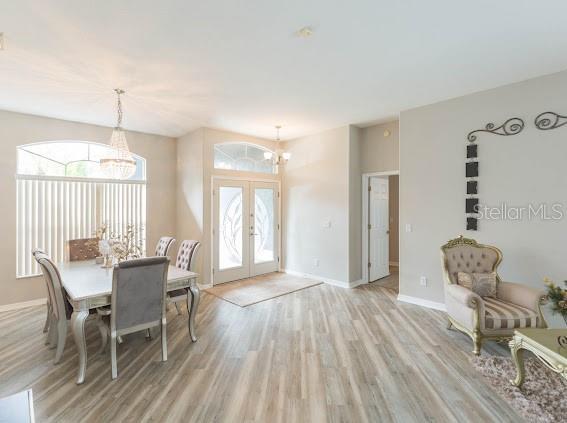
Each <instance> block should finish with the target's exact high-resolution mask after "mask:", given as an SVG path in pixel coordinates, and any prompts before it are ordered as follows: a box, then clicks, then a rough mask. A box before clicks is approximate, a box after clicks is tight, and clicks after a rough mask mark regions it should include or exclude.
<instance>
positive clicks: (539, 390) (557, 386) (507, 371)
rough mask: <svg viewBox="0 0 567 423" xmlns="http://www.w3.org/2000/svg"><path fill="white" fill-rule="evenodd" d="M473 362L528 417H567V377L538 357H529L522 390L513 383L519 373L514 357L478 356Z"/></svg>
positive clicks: (556, 419) (555, 419) (549, 419)
mask: <svg viewBox="0 0 567 423" xmlns="http://www.w3.org/2000/svg"><path fill="white" fill-rule="evenodd" d="M472 363H473V366H474V367H475V368H476V369H477V370H478V371H480V372H481V373H482V375H483V376H484V377H485V378H486V379H487V380H488V382H489V383H490V385H492V387H493V388H494V390H495V391H496V392H498V394H499V395H500V396H501V397H502V398H503V399H504V400H505V401H507V402H508V403H509V404H510V405H511V406H512V408H514V409H515V410H516V411H518V412H519V413H520V414H521V415H522V416H523V417H524V418H525V419H526V420H527V421H529V422H538V423H539V422H565V421H567V381H565V380H564V379H563V378H562V377H561V376H559V375H558V374H557V373H555V372H553V371H552V370H550V369H548V368H547V367H545V366H544V365H543V364H542V363H540V362H539V361H538V360H537V359H536V358H526V359H525V368H526V381H525V382H524V384H523V385H522V389H521V390H520V389H518V388H516V387H515V386H513V385H512V384H511V383H510V380H511V379H514V378H515V376H516V368H515V367H514V364H513V363H512V359H511V358H506V357H475V358H473V359H472Z"/></svg>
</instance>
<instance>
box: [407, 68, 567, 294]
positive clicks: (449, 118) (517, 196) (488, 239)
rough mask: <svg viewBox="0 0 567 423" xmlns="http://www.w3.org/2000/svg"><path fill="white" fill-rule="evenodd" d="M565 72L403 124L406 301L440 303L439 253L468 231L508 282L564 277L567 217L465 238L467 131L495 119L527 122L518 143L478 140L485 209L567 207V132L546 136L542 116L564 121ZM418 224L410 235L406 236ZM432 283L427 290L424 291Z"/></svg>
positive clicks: (510, 224) (416, 112)
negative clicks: (498, 253) (424, 282)
mask: <svg viewBox="0 0 567 423" xmlns="http://www.w3.org/2000/svg"><path fill="white" fill-rule="evenodd" d="M566 99H567V72H561V73H557V74H554V75H549V76H545V77H541V78H536V79H532V80H528V81H525V82H521V83H518V84H513V85H508V86H505V87H501V88H497V89H493V90H489V91H485V92H481V93H477V94H473V95H468V96H464V97H460V98H457V99H453V100H449V101H445V102H442V103H438V104H434V105H430V106H426V107H421V108H417V109H413V110H409V111H405V112H403V113H402V114H401V119H400V128H401V132H400V136H401V145H400V147H401V150H400V162H401V169H400V213H401V215H400V228H401V229H402V230H401V233H400V294H405V295H410V296H414V297H419V298H422V299H426V300H431V301H435V302H443V281H442V276H441V265H440V259H439V247H440V246H441V245H442V244H444V243H445V242H446V241H447V240H449V239H451V238H454V237H456V236H458V235H459V234H464V235H465V236H468V237H473V238H475V239H477V240H478V241H480V242H482V243H486V244H492V245H495V246H498V247H499V248H500V249H502V251H503V253H504V261H503V263H502V265H501V267H500V274H501V276H502V277H503V279H504V280H508V281H515V282H521V283H524V284H527V285H530V286H533V287H538V288H542V287H543V285H542V280H543V278H544V277H545V276H549V277H551V278H553V279H555V280H556V281H558V282H560V281H563V280H564V279H566V276H567V271H566V267H565V263H566V257H567V242H566V234H567V219H566V218H563V219H562V220H560V221H553V222H552V221H541V220H538V219H536V220H532V221H528V220H522V221H502V220H500V221H481V222H479V229H480V230H479V231H478V232H466V231H465V214H464V209H465V204H464V202H465V192H466V189H465V188H466V186H465V176H464V175H465V169H464V167H465V165H464V163H465V148H466V147H465V146H466V144H467V141H466V136H467V133H468V132H469V131H471V130H474V129H479V128H483V127H484V126H485V125H486V124H487V123H488V122H494V123H496V124H500V123H502V122H504V121H505V120H506V119H508V118H511V117H516V116H517V117H521V118H522V119H524V121H525V124H526V127H525V129H524V131H523V132H522V133H521V134H519V135H515V136H509V137H502V136H497V135H490V134H481V135H479V141H478V144H479V159H480V178H479V193H480V195H479V198H480V201H481V203H483V204H487V205H491V206H498V205H500V204H501V203H503V202H504V203H507V204H509V205H516V206H527V205H528V204H529V203H535V204H540V203H547V204H552V203H556V202H560V203H562V204H563V206H566V205H567V200H566V195H565V193H566V187H567V172H566V171H565V168H566V166H565V163H566V160H567V126H564V127H562V128H559V129H556V130H552V131H540V130H537V129H536V128H535V127H534V123H533V122H534V118H535V117H536V116H537V115H538V114H539V113H541V112H545V111H556V112H558V113H562V114H564V115H567V102H566ZM407 223H411V224H412V225H413V232H411V233H406V232H405V231H403V228H404V225H405V224H407ZM421 275H424V276H427V277H428V280H429V285H428V286H427V287H422V286H420V285H419V277H420V276H421Z"/></svg>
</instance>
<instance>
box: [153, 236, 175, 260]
mask: <svg viewBox="0 0 567 423" xmlns="http://www.w3.org/2000/svg"><path fill="white" fill-rule="evenodd" d="M173 244H175V238H173V237H171V236H162V237H161V238H160V239H159V241H158V243H157V245H156V251H155V256H157V257H170V253H171V249H172V248H173Z"/></svg>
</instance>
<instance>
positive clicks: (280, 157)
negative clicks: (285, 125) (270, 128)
mask: <svg viewBox="0 0 567 423" xmlns="http://www.w3.org/2000/svg"><path fill="white" fill-rule="evenodd" d="M275 128H276V154H274V153H272V152H271V151H266V152H264V159H266V160H271V161H272V162H273V163H274V164H275V165H280V164H285V163H287V162H288V160H289V159H290V158H291V153H288V152H286V151H281V150H280V148H279V147H280V129H282V127H281V125H277V126H276V127H275Z"/></svg>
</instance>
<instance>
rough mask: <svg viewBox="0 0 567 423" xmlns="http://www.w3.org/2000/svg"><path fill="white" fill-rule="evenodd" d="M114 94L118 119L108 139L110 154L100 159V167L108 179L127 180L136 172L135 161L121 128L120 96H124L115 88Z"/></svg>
mask: <svg viewBox="0 0 567 423" xmlns="http://www.w3.org/2000/svg"><path fill="white" fill-rule="evenodd" d="M114 92H115V93H116V97H117V104H116V109H117V112H118V119H117V123H116V127H115V128H114V129H113V130H112V135H111V137H110V154H109V156H107V157H104V158H102V159H100V167H101V169H102V170H103V172H104V173H105V174H106V176H107V177H108V178H110V179H128V178H130V177H131V176H132V175H133V174H134V173H135V172H136V161H135V160H134V158H133V157H132V153H130V150H129V149H128V142H126V134H125V133H124V130H123V129H122V127H121V125H122V101H121V99H120V96H121V95H122V94H124V90H121V89H120V88H116V89H115V90H114Z"/></svg>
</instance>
